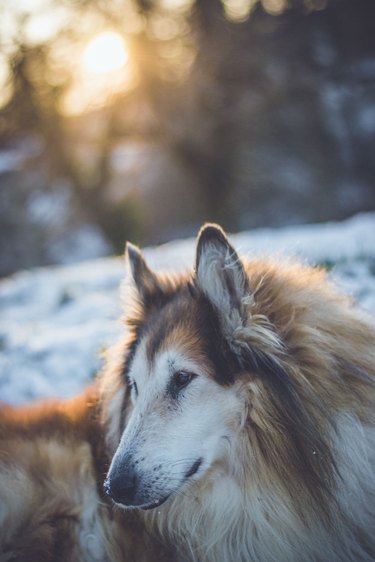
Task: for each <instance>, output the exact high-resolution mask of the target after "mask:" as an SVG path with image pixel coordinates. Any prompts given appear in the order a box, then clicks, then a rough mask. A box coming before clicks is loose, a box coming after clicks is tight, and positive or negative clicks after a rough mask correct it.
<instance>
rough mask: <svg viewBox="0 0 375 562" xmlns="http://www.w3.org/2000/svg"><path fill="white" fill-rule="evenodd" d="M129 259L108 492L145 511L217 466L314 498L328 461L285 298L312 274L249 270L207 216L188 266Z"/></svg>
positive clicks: (322, 418)
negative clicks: (129, 292) (163, 266)
mask: <svg viewBox="0 0 375 562" xmlns="http://www.w3.org/2000/svg"><path fill="white" fill-rule="evenodd" d="M127 260H128V264H129V267H130V273H131V277H132V282H133V284H134V287H135V289H136V297H135V302H134V303H133V305H135V307H136V308H137V313H136V315H134V314H133V315H130V316H129V317H128V319H127V321H128V324H129V326H130V329H131V331H132V335H133V337H132V340H131V342H130V344H129V345H128V346H127V348H126V352H125V353H124V362H123V367H122V369H121V374H120V376H121V377H122V380H123V382H124V385H125V388H126V390H125V395H124V400H122V402H119V401H118V400H117V399H116V400H117V405H116V410H117V412H118V413H119V411H120V410H121V415H122V416H123V417H124V424H123V428H121V432H120V433H121V436H120V437H119V442H117V444H118V446H117V449H116V452H115V454H114V456H113V459H112V462H111V466H110V470H109V473H108V477H107V480H106V483H105V487H106V491H107V493H108V494H109V495H110V496H111V497H112V498H113V499H114V501H115V502H116V503H119V504H121V505H123V506H125V507H140V508H143V509H151V508H154V507H157V506H159V505H161V504H162V503H164V502H165V501H166V500H167V499H168V498H169V497H171V496H176V494H178V493H179V492H183V491H184V490H186V489H187V486H188V485H189V483H191V482H197V481H203V480H204V479H207V478H212V479H214V478H215V477H216V478H217V477H218V475H220V474H225V476H226V477H228V476H229V477H233V478H234V479H236V481H237V482H240V481H242V482H245V481H246V485H248V482H249V479H250V480H251V479H253V481H254V482H258V483H259V481H261V480H262V479H264V480H265V481H267V482H268V483H271V485H272V486H276V487H279V488H280V489H281V488H283V489H285V490H289V492H290V495H291V496H293V494H294V495H296V486H297V489H298V493H297V497H299V498H300V497H302V496H304V493H305V491H307V492H306V493H308V494H309V495H310V496H311V498H312V499H313V500H316V501H317V502H321V501H322V494H323V493H324V494H325V493H326V490H327V488H328V487H329V486H330V482H331V481H332V474H333V471H334V463H333V460H332V456H331V453H330V447H329V445H328V443H327V439H326V437H325V436H324V432H323V431H322V428H323V427H324V428H325V429H326V426H325V423H326V421H327V416H326V414H325V409H326V408H325V406H326V405H325V403H324V400H325V397H324V396H323V398H322V393H320V394H319V392H316V391H315V390H316V389H314V384H315V383H314V382H313V381H306V380H305V379H306V376H307V373H308V369H309V368H310V367H311V369H313V368H314V367H313V366H311V365H310V366H307V367H306V370H305V371H303V369H301V368H300V363H301V357H302V355H303V352H301V349H302V348H301V349H299V348H300V347H301V344H300V342H298V341H297V339H296V337H295V333H294V332H293V329H292V327H291V324H292V323H293V320H294V319H293V318H292V316H293V315H297V314H299V312H298V305H295V306H293V307H291V306H290V305H289V304H288V303H290V302H293V300H295V299H298V298H299V299H300V296H298V295H297V294H296V295H293V294H291V293H293V291H295V292H296V293H297V292H298V291H301V283H302V284H303V283H305V284H306V286H307V285H308V283H306V282H304V281H303V280H300V279H297V280H296V282H295V284H294V286H288V280H285V279H284V280H283V281H282V282H281V281H279V280H278V279H277V276H276V277H275V274H274V271H273V270H272V269H270V270H267V269H264V267H257V266H255V267H253V269H251V271H250V270H249V268H248V266H246V265H244V263H243V262H242V261H241V260H240V259H239V257H238V255H237V253H236V251H235V250H234V248H233V247H232V246H231V245H230V243H229V241H228V239H227V238H226V236H225V234H224V233H223V231H222V230H221V228H220V227H218V226H215V225H207V226H205V227H204V228H203V229H202V230H201V232H200V234H199V236H198V241H197V249H196V264H195V270H194V272H193V273H192V274H191V275H189V276H185V277H180V278H171V277H163V276H161V275H159V274H157V273H155V272H154V271H152V270H151V269H150V268H149V267H148V265H147V264H146V262H145V260H144V257H143V256H142V254H141V252H140V251H139V249H138V248H136V247H134V246H132V245H130V244H129V245H128V247H127ZM301 271H302V273H303V270H302V269H301ZM295 277H296V276H295ZM315 281H316V280H315ZM315 281H314V282H315ZM319 282H320V281H318V282H317V283H318V284H319ZM282 294H284V298H282V297H281V295H282ZM308 294H310V293H308ZM300 300H301V299H300ZM300 311H301V312H300V314H301V316H302V315H303V314H305V312H303V311H306V303H305V302H303V304H302V305H301V306H300ZM313 314H315V312H314V311H313ZM314 321H315V320H314ZM306 333H307V332H306ZM303 337H305V336H303ZM288 338H289V343H288ZM293 338H295V341H294V340H293ZM289 344H290V346H292V345H294V347H295V357H294V359H293V361H294V362H291V361H290V350H288V345H289ZM304 345H305V344H304ZM306 345H308V344H306ZM301 353H302V355H301ZM308 353H310V351H309V350H307V348H306V351H305V355H304V356H306V357H307V354H308ZM318 353H319V350H318ZM310 355H311V353H310ZM316 360H317V361H319V357H318V359H316ZM319 384H320V383H319V380H318V382H317V387H316V388H318V387H319ZM327 389H328V387H327ZM119 415H120V414H119ZM244 485H245V484H244ZM305 499H306V498H305Z"/></svg>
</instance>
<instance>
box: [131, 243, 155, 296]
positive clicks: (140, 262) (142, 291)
mask: <svg viewBox="0 0 375 562" xmlns="http://www.w3.org/2000/svg"><path fill="white" fill-rule="evenodd" d="M125 258H126V261H127V263H128V264H129V268H130V272H131V276H132V278H133V281H134V285H135V288H136V289H137V292H138V294H139V296H140V298H141V301H142V303H143V304H148V303H149V302H150V300H151V299H152V298H153V297H154V295H158V294H159V293H160V291H161V288H160V284H159V279H158V276H157V274H156V273H154V271H152V270H151V269H150V268H149V267H148V265H147V263H146V260H145V259H144V257H143V254H142V252H141V250H140V249H139V248H138V247H137V246H134V244H131V243H130V242H127V243H126V249H125Z"/></svg>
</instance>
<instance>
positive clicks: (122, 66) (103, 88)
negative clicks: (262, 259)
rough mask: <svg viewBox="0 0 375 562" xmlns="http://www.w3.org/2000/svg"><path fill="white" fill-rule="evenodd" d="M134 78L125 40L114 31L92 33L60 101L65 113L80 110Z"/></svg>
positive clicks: (103, 99)
mask: <svg viewBox="0 0 375 562" xmlns="http://www.w3.org/2000/svg"><path fill="white" fill-rule="evenodd" d="M133 82H134V65H132V64H131V60H130V56H129V50H128V46H127V44H126V42H125V40H124V39H123V38H122V37H121V35H119V34H118V33H115V32H114V31H105V32H102V33H99V34H98V35H95V36H94V37H93V38H92V39H91V40H90V41H89V42H88V43H87V44H86V46H85V47H84V48H83V51H82V54H81V56H80V57H79V58H78V64H77V66H76V72H75V76H74V82H73V86H72V88H71V89H70V90H69V92H68V93H67V95H66V96H65V98H64V101H63V111H64V112H65V113H70V114H73V113H76V114H77V113H82V112H83V111H87V110H90V109H94V108H95V107H100V106H103V105H105V104H106V103H108V100H109V99H110V98H111V96H113V95H116V94H117V93H119V92H121V91H124V90H126V89H127V88H129V86H130V85H131V84H132V83H133Z"/></svg>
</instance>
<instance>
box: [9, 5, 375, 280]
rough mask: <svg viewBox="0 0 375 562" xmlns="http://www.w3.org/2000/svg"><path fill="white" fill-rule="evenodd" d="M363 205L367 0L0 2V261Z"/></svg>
mask: <svg viewBox="0 0 375 562" xmlns="http://www.w3.org/2000/svg"><path fill="white" fill-rule="evenodd" d="M374 209H375V1H374V0H16V1H14V0H0V276H5V275H8V274H10V273H12V272H14V271H16V270H18V269H21V268H28V267H31V266H34V265H46V264H59V263H72V262H75V261H80V260H84V259H90V258H94V257H98V256H103V255H109V254H113V253H115V254H119V253H122V252H123V249H124V243H125V240H127V239H130V240H132V241H133V242H136V243H138V244H142V245H145V244H148V245H150V244H158V243H162V242H166V241H168V240H170V239H174V238H179V237H185V236H190V235H193V234H195V233H196V231H197V229H198V227H199V226H200V224H201V223H202V222H203V221H207V220H210V221H217V222H220V223H221V224H222V225H223V226H224V227H225V228H226V229H228V230H229V231H232V232H234V231H239V230H245V229H246V230H247V229H251V228H254V227H259V226H280V225H285V224H298V223H306V222H322V221H327V220H331V219H334V220H338V219H343V218H346V217H349V216H351V215H353V214H355V213H358V212H360V211H366V210H374Z"/></svg>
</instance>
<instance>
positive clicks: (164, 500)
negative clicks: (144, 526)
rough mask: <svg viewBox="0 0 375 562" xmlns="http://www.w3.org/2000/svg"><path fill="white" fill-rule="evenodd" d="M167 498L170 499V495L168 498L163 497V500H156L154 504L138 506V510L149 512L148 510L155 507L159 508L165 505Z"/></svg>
mask: <svg viewBox="0 0 375 562" xmlns="http://www.w3.org/2000/svg"><path fill="white" fill-rule="evenodd" d="M169 497H170V494H168V496H165V497H164V498H160V499H158V500H156V501H154V502H151V503H146V504H145V505H140V506H139V509H143V511H149V510H150V509H156V508H157V507H160V506H161V505H162V504H163V503H165V502H166V501H167V499H168V498H169Z"/></svg>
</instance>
